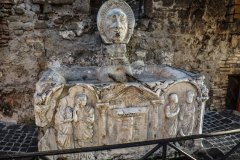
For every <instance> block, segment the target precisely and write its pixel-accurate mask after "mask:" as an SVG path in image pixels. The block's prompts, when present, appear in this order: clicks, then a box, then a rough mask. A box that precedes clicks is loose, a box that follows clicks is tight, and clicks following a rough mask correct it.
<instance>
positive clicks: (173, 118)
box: [164, 93, 180, 137]
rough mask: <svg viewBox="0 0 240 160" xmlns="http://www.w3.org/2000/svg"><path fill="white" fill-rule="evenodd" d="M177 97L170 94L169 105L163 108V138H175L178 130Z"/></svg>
mask: <svg viewBox="0 0 240 160" xmlns="http://www.w3.org/2000/svg"><path fill="white" fill-rule="evenodd" d="M179 111H180V108H179V105H178V95H177V94H175V93H172V94H170V95H169V104H168V105H166V106H165V109H164V112H165V117H166V119H165V127H164V129H165V134H166V135H165V137H176V135H177V128H178V113H179Z"/></svg>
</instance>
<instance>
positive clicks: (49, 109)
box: [34, 85, 63, 127]
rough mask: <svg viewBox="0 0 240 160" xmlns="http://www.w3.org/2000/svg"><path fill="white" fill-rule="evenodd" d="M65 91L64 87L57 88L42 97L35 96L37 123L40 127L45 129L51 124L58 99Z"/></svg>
mask: <svg viewBox="0 0 240 160" xmlns="http://www.w3.org/2000/svg"><path fill="white" fill-rule="evenodd" d="M62 90H63V85H59V86H55V87H53V88H52V90H48V91H46V92H44V93H43V94H42V95H41V96H40V95H38V94H35V95H34V113H35V121H36V124H37V125H38V126H41V127H44V126H46V125H47V124H49V122H51V120H52V117H53V112H54V110H55V107H56V101H57V98H58V97H59V96H60V94H61V93H62Z"/></svg>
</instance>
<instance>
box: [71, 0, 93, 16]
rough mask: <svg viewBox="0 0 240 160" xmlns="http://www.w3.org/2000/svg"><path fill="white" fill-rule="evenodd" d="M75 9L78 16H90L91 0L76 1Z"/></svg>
mask: <svg viewBox="0 0 240 160" xmlns="http://www.w3.org/2000/svg"><path fill="white" fill-rule="evenodd" d="M73 9H74V11H75V12H76V13H78V14H81V13H82V14H89V13H90V0H75V2H74V3H73Z"/></svg>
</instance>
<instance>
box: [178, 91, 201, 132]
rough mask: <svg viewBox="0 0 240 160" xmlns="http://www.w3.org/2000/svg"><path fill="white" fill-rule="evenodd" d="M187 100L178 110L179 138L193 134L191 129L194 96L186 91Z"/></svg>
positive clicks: (192, 124)
mask: <svg viewBox="0 0 240 160" xmlns="http://www.w3.org/2000/svg"><path fill="white" fill-rule="evenodd" d="M186 94H187V100H186V103H184V104H183V105H182V106H181V110H180V115H179V119H180V127H179V128H180V131H179V133H180V135H181V136H188V135H191V134H192V133H193V128H194V124H195V110H196V107H197V105H196V103H195V101H194V97H195V94H194V92H193V91H187V93H186Z"/></svg>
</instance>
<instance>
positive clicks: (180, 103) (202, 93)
mask: <svg viewBox="0 0 240 160" xmlns="http://www.w3.org/2000/svg"><path fill="white" fill-rule="evenodd" d="M202 80H203V78H197V79H193V78H189V79H180V80H176V81H172V80H168V81H165V82H148V83H147V84H148V85H149V86H151V87H152V90H149V89H148V88H146V87H145V86H143V85H141V84H139V83H136V82H129V83H123V84H118V83H104V84H102V85H101V84H84V83H76V84H68V83H65V84H58V85H56V86H55V85H53V87H52V89H49V88H48V89H47V90H46V91H45V90H43V92H42V93H48V94H46V95H47V96H46V99H47V100H46V101H44V103H42V104H41V105H39V104H38V103H36V104H35V114H36V124H38V126H39V127H40V128H41V130H42V132H43V135H42V136H41V139H40V142H39V149H40V150H42V151H44V150H54V149H68V148H78V147H87V146H94V145H107V144H118V143H127V142H135V141H141V140H150V139H157V138H168V137H176V136H186V135H191V134H198V133H201V126H202V116H203V110H204V105H205V104H204V103H205V101H206V100H207V99H208V97H207V92H208V90H207V89H206V87H205V86H204V85H203V83H202V82H200V81H202ZM46 82H49V81H46ZM52 82H53V83H55V84H57V82H54V81H52ZM159 88H161V92H159ZM49 90H50V92H49ZM42 93H41V94H42ZM35 98H36V99H38V95H37V94H36V95H35ZM49 102H52V103H53V104H52V106H54V107H51V103H49ZM45 106H50V107H45ZM49 111H50V112H51V114H53V115H52V116H48V114H47V113H48V112H49ZM39 116H40V117H41V118H37V117H39ZM47 117H52V118H47ZM43 122H44V123H43ZM49 137H52V138H51V139H50V138H49ZM195 144H196V145H201V142H196V143H195ZM94 154H95V153H88V154H87V155H86V154H79V155H77V156H78V157H90V158H87V159H94ZM70 159H74V158H73V157H70Z"/></svg>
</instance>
